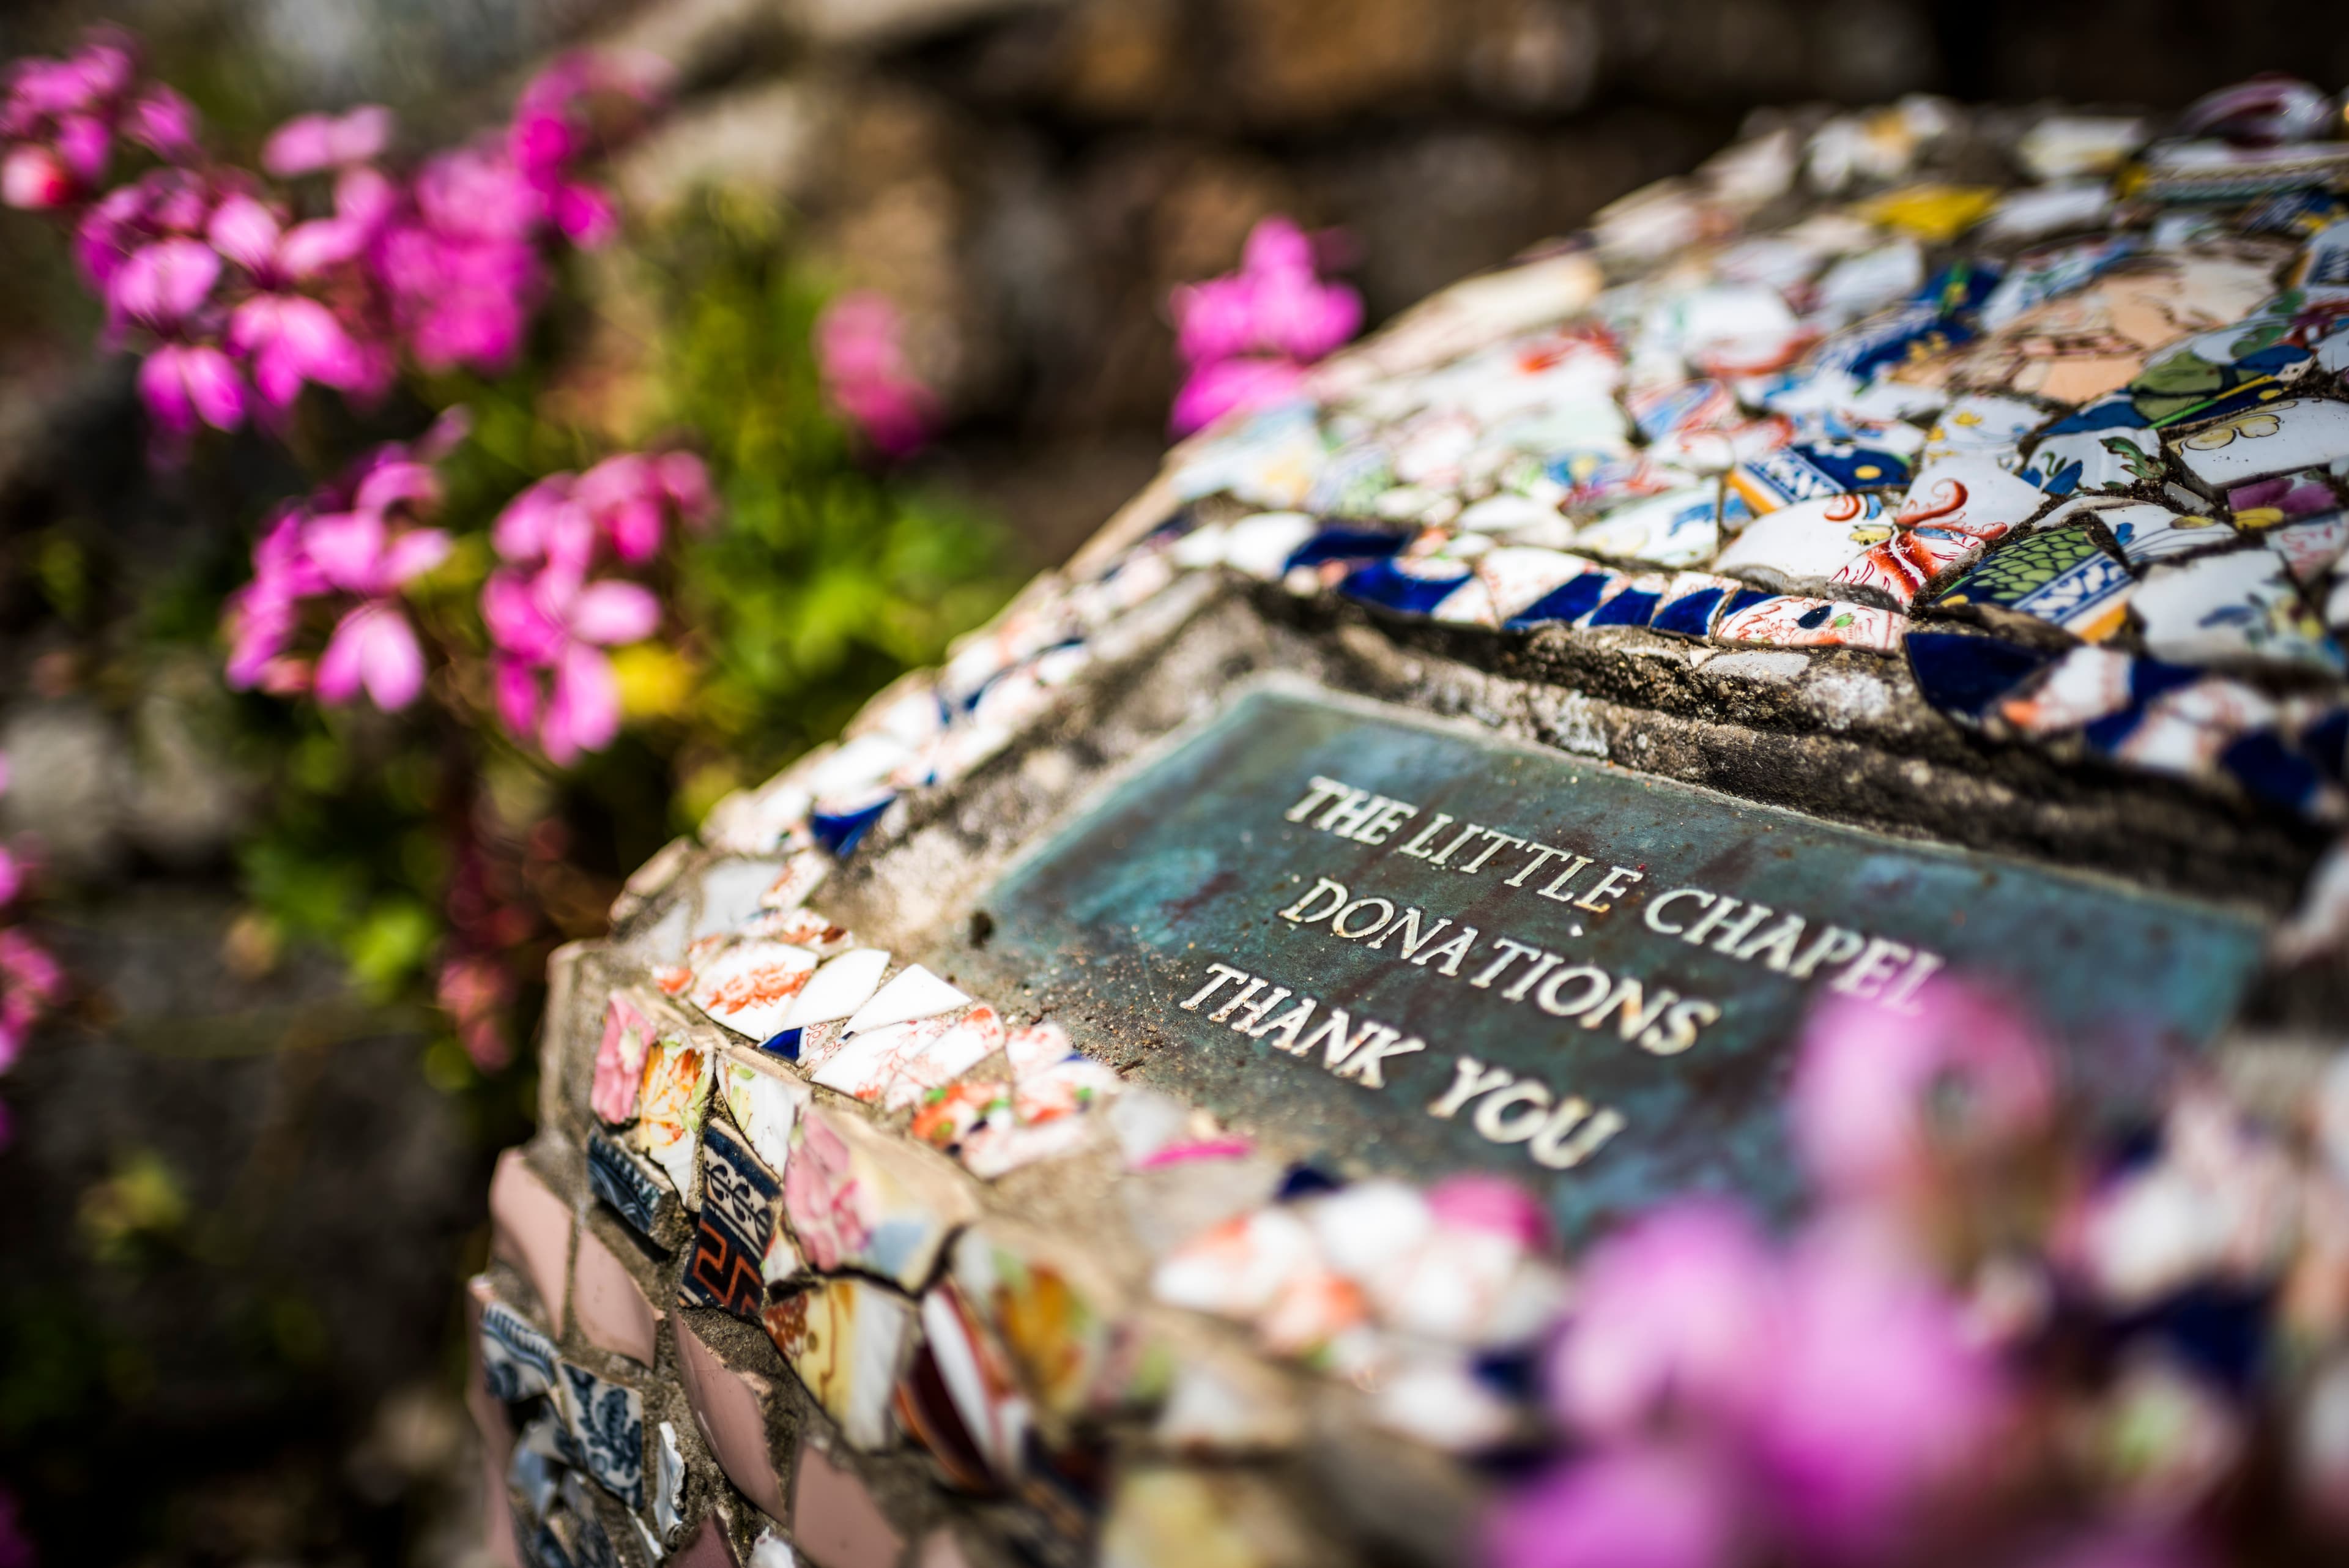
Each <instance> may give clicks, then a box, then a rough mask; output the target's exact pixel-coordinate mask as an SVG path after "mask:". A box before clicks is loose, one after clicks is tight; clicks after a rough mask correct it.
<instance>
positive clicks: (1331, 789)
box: [1283, 774, 1354, 822]
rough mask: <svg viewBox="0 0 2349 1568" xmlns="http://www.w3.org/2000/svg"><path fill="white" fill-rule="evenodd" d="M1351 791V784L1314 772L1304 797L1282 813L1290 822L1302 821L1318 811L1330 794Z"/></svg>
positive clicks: (1351, 792) (1352, 791) (1348, 792)
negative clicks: (1311, 782) (1310, 784)
mask: <svg viewBox="0 0 2349 1568" xmlns="http://www.w3.org/2000/svg"><path fill="white" fill-rule="evenodd" d="M1353 793H1354V787H1353V786H1352V785H1351V784H1340V783H1339V782H1338V781H1337V780H1336V779H1325V778H1323V777H1322V776H1321V775H1320V774H1314V775H1313V787H1312V788H1310V789H1309V790H1307V791H1306V792H1305V798H1304V799H1303V800H1300V801H1299V802H1298V803H1297V804H1296V805H1292V806H1290V807H1289V808H1288V811H1287V812H1286V813H1284V814H1283V815H1286V816H1287V817H1288V820H1289V821H1291V822H1302V821H1304V820H1305V819H1306V818H1307V817H1309V816H1310V815H1313V814H1314V813H1315V812H1316V811H1319V809H1320V808H1321V806H1322V805H1324V804H1326V803H1327V802H1328V801H1329V800H1330V797H1331V796H1332V795H1341V794H1353Z"/></svg>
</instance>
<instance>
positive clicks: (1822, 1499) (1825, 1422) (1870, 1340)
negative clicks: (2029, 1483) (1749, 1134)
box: [1512, 1199, 2007, 1562]
mask: <svg viewBox="0 0 2349 1568" xmlns="http://www.w3.org/2000/svg"><path fill="white" fill-rule="evenodd" d="M1550 1393H1551V1401H1552V1404H1553V1407H1555V1408H1556V1409H1557V1411H1558V1413H1559V1414H1560V1416H1561V1417H1563V1418H1564V1419H1565V1420H1566V1422H1567V1423H1568V1425H1569V1426H1570V1427H1571V1428H1573V1429H1574V1430H1575V1431H1576V1432H1578V1434H1580V1435H1581V1436H1583V1437H1584V1438H1588V1439H1593V1440H1595V1441H1596V1442H1597V1443H1598V1445H1599V1449H1600V1451H1601V1452H1603V1453H1607V1452H1614V1451H1617V1450H1619V1449H1621V1448H1622V1447H1623V1446H1625V1445H1630V1447H1631V1448H1632V1449H1634V1450H1639V1449H1641V1448H1642V1447H1643V1446H1644V1445H1648V1444H1652V1443H1657V1442H1663V1441H1670V1442H1675V1443H1683V1444H1685V1443H1694V1444H1697V1445H1699V1447H1700V1449H1701V1450H1702V1452H1703V1453H1704V1454H1705V1455H1707V1456H1708V1461H1707V1462H1708V1465H1711V1466H1719V1467H1726V1468H1727V1469H1728V1471H1729V1472H1730V1473H1732V1474H1733V1475H1734V1476H1735V1477H1737V1478H1739V1479H1738V1480H1737V1483H1736V1484H1735V1485H1734V1486H1733V1487H1731V1488H1729V1489H1728V1490H1727V1491H1726V1493H1724V1492H1723V1489H1722V1488H1721V1487H1720V1486H1719V1485H1718V1484H1716V1482H1715V1481H1714V1480H1712V1479H1710V1471H1708V1472H1707V1476H1706V1477H1704V1478H1699V1479H1698V1480H1691V1481H1689V1483H1688V1484H1691V1485H1692V1486H1695V1487H1696V1488H1697V1491H1696V1495H1695V1501H1693V1502H1692V1504H1691V1506H1692V1507H1695V1508H1698V1509H1700V1510H1702V1509H1709V1508H1712V1507H1713V1506H1715V1505H1716V1503H1717V1501H1718V1500H1719V1499H1720V1498H1721V1497H1722V1496H1723V1495H1728V1496H1732V1497H1734V1498H1736V1499H1740V1500H1743V1501H1741V1502H1740V1504H1739V1506H1740V1507H1741V1508H1743V1509H1744V1510H1745V1511H1746V1512H1747V1513H1748V1515H1749V1517H1748V1519H1747V1521H1746V1523H1745V1525H1744V1527H1743V1530H1742V1533H1744V1534H1745V1535H1748V1536H1751V1537H1752V1538H1754V1539H1756V1540H1764V1539H1766V1540H1770V1541H1775V1542H1780V1543H1781V1544H1782V1545H1783V1546H1785V1548H1787V1549H1788V1552H1789V1555H1790V1560H1793V1561H1801V1562H1809V1561H1814V1560H1817V1559H1821V1558H1826V1559H1831V1560H1856V1559H1864V1558H1867V1557H1868V1555H1869V1554H1870V1553H1872V1552H1878V1551H1879V1550H1881V1549H1882V1548H1884V1547H1885V1546H1887V1545H1888V1544H1889V1543H1890V1542H1893V1541H1895V1540H1897V1539H1898V1538H1899V1532H1900V1531H1901V1530H1903V1529H1904V1528H1905V1527H1906V1526H1907V1525H1908V1523H1909V1521H1913V1520H1914V1519H1915V1518H1917V1517H1918V1511H1919V1510H1920V1507H1921V1506H1922V1505H1923V1504H1924V1503H1925V1502H1926V1501H1929V1500H1930V1499H1932V1498H1934V1497H1935V1496H1937V1495H1938V1494H1939V1493H1940V1491H1941V1490H1943V1489H1946V1488H1949V1487H1952V1486H1954V1485H1957V1484H1959V1483H1961V1482H1963V1481H1965V1480H1969V1479H1970V1477H1971V1473H1972V1469H1971V1468H1972V1467H1976V1466H1979V1465H1981V1464H1982V1456H1984V1455H1985V1454H1987V1453H1989V1452H1991V1451H1992V1446H1993V1445H1992V1440H1993V1438H1995V1436H1996V1434H1997V1431H1998V1428H1999V1427H2000V1426H2001V1424H2002V1422H2003V1421H2004V1420H2005V1418H2006V1412H2007V1403H2006V1388H2005V1383H2004V1379H2003V1377H2002V1374H2001V1372H2000V1369H1999V1367H1998V1366H1997V1365H1996V1364H1995V1362H1994V1361H1993V1360H1992V1356H1991V1355H1990V1353H1989V1352H1988V1351H1987V1350H1986V1349H1984V1348H1983V1347H1982V1345H1980V1344H1979V1343H1978V1342H1977V1341H1976V1339H1975V1338H1974V1337H1972V1336H1971V1335H1970V1334H1968V1332H1967V1325H1966V1323H1965V1321H1964V1318H1963V1316H1962V1314H1961V1312H1960V1311H1959V1308H1958V1305H1957V1303H1955V1302H1954V1301H1953V1300H1952V1299H1951V1297H1950V1295H1949V1294H1948V1293H1947V1292H1945V1291H1944V1290H1943V1289H1942V1288H1941V1287H1940V1284H1939V1283H1938V1282H1935V1281H1934V1280H1932V1279H1931V1278H1930V1277H1929V1276H1927V1275H1926V1274H1924V1273H1923V1272H1920V1270H1919V1268H1918V1267H1917V1265H1916V1264H1915V1262H1913V1261H1912V1260H1911V1259H1910V1258H1909V1257H1908V1256H1907V1255H1906V1254H1905V1253H1904V1252H1902V1251H1899V1250H1898V1249H1896V1248H1895V1247H1894V1246H1892V1245H1891V1244H1890V1243H1889V1241H1887V1239H1886V1232H1885V1231H1882V1230H1881V1229H1879V1228H1877V1227H1874V1226H1871V1225H1867V1224H1851V1223H1840V1222H1838V1223H1834V1224H1829V1225H1824V1226H1821V1227H1819V1228H1816V1229H1814V1230H1813V1231H1810V1232H1809V1233H1807V1234H1806V1235H1805V1236H1804V1237H1803V1238H1801V1239H1800V1240H1799V1241H1797V1243H1796V1244H1795V1246H1794V1247H1793V1248H1791V1249H1790V1250H1787V1251H1773V1250H1772V1249H1771V1248H1770V1246H1769V1245H1768V1243H1767V1242H1765V1241H1764V1239H1763V1237H1762V1235H1761V1232H1760V1231H1758V1230H1757V1229H1756V1228H1755V1227H1754V1225H1753V1224H1752V1222H1751V1221H1750V1220H1746V1219H1745V1218H1744V1215H1743V1214H1741V1213H1740V1212H1738V1211H1737V1210H1733V1209H1730V1208H1728V1207H1726V1206H1723V1205H1722V1204H1721V1203H1719V1202H1718V1201H1715V1200H1708V1199H1691V1200H1683V1201H1682V1202H1680V1203H1676V1204H1674V1205H1672V1206H1671V1207H1669V1208H1666V1209H1664V1210H1660V1211H1658V1212H1656V1213H1654V1214H1651V1215H1650V1216H1648V1217H1646V1218H1645V1219H1642V1220H1639V1221H1637V1222H1636V1223H1634V1224H1633V1225H1632V1226H1630V1228H1629V1229H1627V1230H1625V1231H1621V1232H1619V1233H1618V1234H1617V1235H1615V1236H1613V1237H1610V1238H1609V1239H1608V1240H1607V1241H1603V1242H1601V1243H1600V1244H1599V1246H1598V1247H1596V1248H1594V1249H1593V1250H1592V1252H1591V1254H1590V1256H1589V1258H1588V1260H1587V1262H1586V1264H1585V1267H1584V1271H1583V1282H1582V1292H1581V1299H1580V1302H1579V1303H1578V1308H1577V1310H1576V1313H1575V1315H1574V1318H1573V1320H1572V1322H1571V1324H1569V1325H1568V1329H1567V1332H1566V1334H1565V1337H1564V1340H1563V1341H1562V1343H1561V1345H1559V1347H1558V1351H1557V1355H1556V1356H1555V1357H1554V1359H1553V1362H1552V1366H1551V1376H1550ZM1683 1479H1684V1480H1685V1479H1686V1478H1683ZM1576 1495H1578V1496H1579V1495H1581V1494H1580V1493H1577V1494H1576ZM1592 1506H1595V1504H1594V1505H1592ZM1512 1561H1513V1562H1536V1561H1541V1560H1540V1559H1538V1558H1520V1559H1513V1560H1512Z"/></svg>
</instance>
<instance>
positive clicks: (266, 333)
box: [228, 294, 373, 409]
mask: <svg viewBox="0 0 2349 1568" xmlns="http://www.w3.org/2000/svg"><path fill="white" fill-rule="evenodd" d="M228 344H229V347H230V348H233V349H234V350H235V351H236V352H237V353H238V354H241V355H243V356H244V357H245V358H247V359H248V360H249V361H250V362H251V364H252V366H253V385H254V390H255V391H257V392H259V393H260V394H261V397H262V400H263V401H264V402H266V403H268V404H269V405H270V406H271V407H272V408H275V409H285V408H290V407H292V406H293V402H294V400H295V398H296V397H298V396H300V395H301V391H302V387H303V384H304V383H305V382H307V381H316V383H318V384H319V385H320V386H323V387H339V388H342V389H347V390H348V389H358V388H361V387H364V386H365V385H367V383H368V382H369V381H370V380H371V379H373V378H372V377H371V376H370V375H369V360H368V358H367V355H366V354H365V353H363V352H362V351H361V350H360V348H359V346H358V345H357V343H356V342H354V341H352V339H351V336H350V334H349V333H347V332H346V331H344V330H343V324H342V323H341V322H340V321H338V320H336V317H335V313H334V312H333V311H331V310H329V309H327V308H326V306H323V305H321V304H319V303H318V302H317V301H316V300H315V299H312V298H310V297H308V296H306V295H299V294H256V295H254V296H253V297H252V298H251V299H248V300H246V301H245V302H244V303H243V305H240V306H237V307H236V312H235V314H234V315H233V316H231V317H229V324H228Z"/></svg>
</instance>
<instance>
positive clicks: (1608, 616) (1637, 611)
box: [1582, 588, 1664, 626]
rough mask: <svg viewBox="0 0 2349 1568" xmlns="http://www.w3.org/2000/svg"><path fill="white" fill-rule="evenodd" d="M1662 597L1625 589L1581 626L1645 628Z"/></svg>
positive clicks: (1644, 591)
mask: <svg viewBox="0 0 2349 1568" xmlns="http://www.w3.org/2000/svg"><path fill="white" fill-rule="evenodd" d="M1663 597H1664V596H1663V595H1662V594H1661V593H1650V592H1649V591H1648V590H1647V589H1645V588H1625V589H1624V590H1623V591H1622V592H1621V593H1619V594H1617V595H1616V596H1615V597H1613V598H1611V599H1609V600H1607V601H1606V602H1605V603H1603V604H1601V605H1600V606H1599V607H1598V608H1597V609H1595V610H1593V611H1591V612H1590V618H1589V619H1588V620H1586V621H1584V622H1583V623H1582V624H1583V625H1585V626H1645V625H1647V624H1648V621H1649V618H1651V617H1652V616H1653V615H1654V614H1655V613H1656V606H1657V604H1658V603H1659V602H1661V600H1662V598H1663Z"/></svg>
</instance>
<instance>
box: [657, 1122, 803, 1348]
mask: <svg viewBox="0 0 2349 1568" xmlns="http://www.w3.org/2000/svg"><path fill="white" fill-rule="evenodd" d="M701 1148H702V1153H703V1155H704V1156H705V1171H704V1176H703V1184H702V1200H701V1228H700V1230H699V1231H697V1232H696V1234H695V1236H694V1242H693V1256H692V1257H691V1259H689V1260H688V1262H687V1263H686V1266H685V1277H684V1278H683V1279H682V1280H680V1281H678V1294H679V1295H680V1296H681V1297H682V1298H683V1299H684V1300H686V1301H687V1302H689V1303H692V1304H694V1305H696V1306H713V1307H717V1308H719V1310H720V1311H723V1312H730V1313H732V1314H734V1315H735V1316H737V1317H740V1318H746V1319H748V1320H749V1321H750V1322H752V1323H756V1322H758V1321H759V1313H760V1310H761V1308H762V1307H763V1306H764V1305H765V1303H766V1299H767V1282H766V1279H765V1277H764V1275H762V1274H761V1272H760V1265H761V1260H762V1259H763V1258H764V1256H765V1255H766V1250H767V1238H768V1237H769V1236H771V1235H772V1234H773V1233H774V1229H775V1203H776V1200H777V1199H780V1198H781V1197H782V1193H783V1187H782V1183H781V1182H780V1181H778V1180H776V1179H775V1176H774V1173H773V1172H771V1171H770V1170H769V1169H768V1168H766V1166H765V1165H764V1164H762V1163H761V1161H760V1159H759V1158H758V1156H756V1155H754V1154H752V1153H751V1152H750V1147H749V1146H748V1145H746V1144H744V1143H743V1142H742V1140H741V1139H740V1138H738V1137H735V1136H734V1135H733V1134H731V1133H730V1132H728V1131H727V1130H726V1129H725V1127H722V1126H720V1125H719V1122H718V1121H717V1119H716V1118H715V1117H713V1118H711V1120H710V1121H709V1123H708V1125H706V1126H705V1127H703V1128H702V1129H701Z"/></svg>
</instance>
